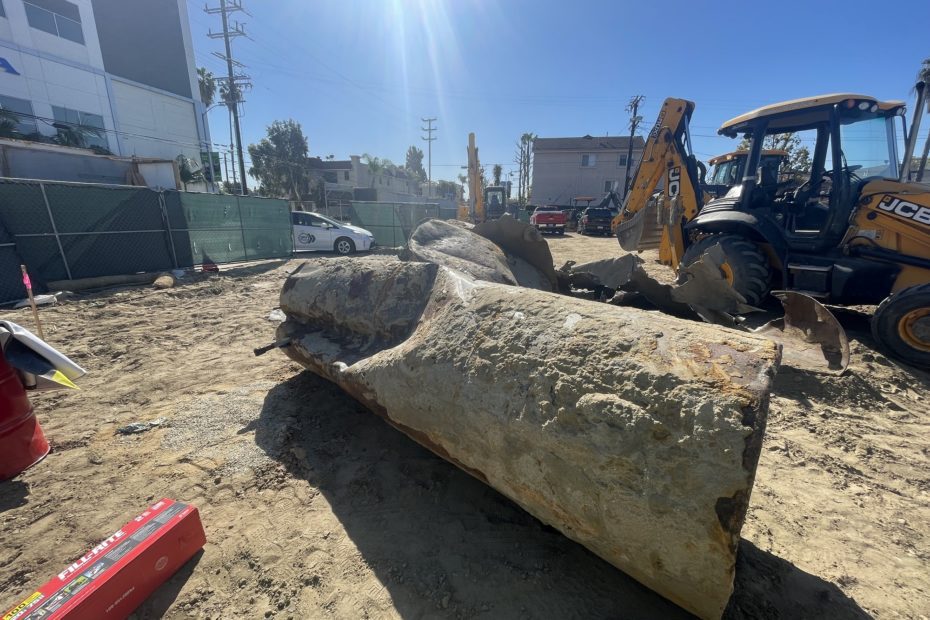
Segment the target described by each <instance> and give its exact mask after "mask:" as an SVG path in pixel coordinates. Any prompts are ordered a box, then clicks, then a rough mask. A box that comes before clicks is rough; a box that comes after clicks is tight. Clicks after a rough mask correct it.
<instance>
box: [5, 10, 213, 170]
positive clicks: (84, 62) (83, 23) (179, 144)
mask: <svg viewBox="0 0 930 620" xmlns="http://www.w3.org/2000/svg"><path fill="white" fill-rule="evenodd" d="M0 107H2V108H3V109H5V110H8V111H11V112H16V113H18V114H19V117H18V127H17V129H18V134H19V135H20V136H22V137H25V138H27V139H29V138H30V136H31V139H39V140H45V141H48V140H49V139H50V138H53V137H55V136H59V140H60V136H61V134H62V133H63V132H67V131H68V130H69V128H71V129H72V130H74V128H75V127H76V126H81V127H77V130H78V133H79V134H80V136H81V138H80V139H81V140H82V142H83V144H82V146H85V147H98V150H99V149H106V150H107V151H109V152H111V153H113V154H114V155H121V156H133V155H135V156H138V157H147V158H163V159H174V158H176V157H177V156H178V155H179V154H184V155H186V156H188V157H190V158H192V159H194V160H195V161H198V162H199V161H201V160H202V158H201V153H202V151H204V150H206V145H207V144H209V132H208V129H207V127H206V124H205V119H204V114H203V112H204V107H203V103H202V102H201V101H200V93H199V88H198V85H197V73H196V69H195V66H194V50H193V47H192V44H191V33H190V26H189V24H188V21H187V2H186V0H0ZM86 127H92V128H96V131H94V130H91V131H87V130H86V129H84V128H86Z"/></svg>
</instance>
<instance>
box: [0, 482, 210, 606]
mask: <svg viewBox="0 0 930 620" xmlns="http://www.w3.org/2000/svg"><path fill="white" fill-rule="evenodd" d="M206 542H207V538H206V535H205V534H204V531H203V525H201V523H200V515H199V514H198V512H197V509H196V508H194V507H193V506H189V505H187V504H181V503H179V502H176V501H174V500H171V499H163V500H161V501H160V502H158V503H157V504H154V505H153V506H151V507H150V508H149V509H148V510H146V511H145V512H143V513H142V514H141V515H139V516H138V517H136V518H135V519H133V520H132V521H130V522H129V523H127V524H126V525H124V526H123V527H121V528H120V529H118V530H117V531H116V532H115V533H114V534H113V535H112V536H110V537H109V538H107V539H106V540H104V541H103V542H101V543H100V544H99V545H97V546H96V547H94V548H93V549H91V550H90V551H88V552H87V553H85V554H84V555H83V556H81V558H80V559H79V560H77V561H76V562H74V563H73V564H71V565H70V566H68V567H66V568H65V569H64V570H63V571H61V572H60V573H58V575H56V576H55V577H54V578H53V579H52V580H50V581H49V582H48V583H46V584H45V585H44V586H42V587H41V588H39V589H38V590H36V591H35V592H34V593H32V594H30V595H29V596H28V597H26V599H25V600H23V602H21V603H20V604H19V605H17V606H16V607H14V608H12V609H11V610H9V611H8V612H6V613H5V614H3V620H38V619H39V618H41V619H42V620H51V619H56V620H57V619H60V618H67V619H68V620H85V619H86V620H97V619H99V618H125V617H126V616H128V615H129V614H131V613H132V611H133V610H134V609H135V608H136V607H138V606H139V604H140V603H142V601H144V600H145V599H146V597H148V596H149V595H150V594H151V593H152V592H154V591H155V589H156V588H157V587H158V586H160V585H161V584H162V583H164V582H165V581H166V580H167V579H168V578H169V577H171V575H173V574H174V572H175V571H177V570H178V569H179V568H181V566H183V565H184V563H185V562H187V561H188V560H189V559H191V557H193V556H194V554H196V553H197V551H199V550H200V549H202V548H203V546H204V545H205V544H206Z"/></svg>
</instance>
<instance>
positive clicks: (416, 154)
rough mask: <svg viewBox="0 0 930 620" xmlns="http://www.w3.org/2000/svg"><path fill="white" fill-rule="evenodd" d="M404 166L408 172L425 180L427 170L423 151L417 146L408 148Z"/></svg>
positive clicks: (420, 179)
mask: <svg viewBox="0 0 930 620" xmlns="http://www.w3.org/2000/svg"><path fill="white" fill-rule="evenodd" d="M404 168H405V169H406V170H407V173H408V174H411V175H413V176H414V177H416V178H417V179H418V180H419V181H425V180H426V170H424V169H423V151H422V150H420V149H418V148H417V147H415V146H411V147H410V148H409V149H407V161H406V164H405V165H404Z"/></svg>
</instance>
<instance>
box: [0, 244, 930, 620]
mask: <svg viewBox="0 0 930 620" xmlns="http://www.w3.org/2000/svg"><path fill="white" fill-rule="evenodd" d="M547 240H548V242H549V244H550V247H551V249H552V253H553V255H554V258H555V264H556V267H559V266H560V265H561V264H562V263H563V262H564V261H566V260H574V261H576V262H584V261H589V260H595V259H599V258H603V257H605V256H615V255H617V254H619V253H620V250H619V248H618V247H617V242H616V240H615V239H612V238H590V237H581V236H579V235H576V234H572V233H569V234H566V235H565V236H564V237H553V238H551V239H547ZM644 258H646V268H647V270H649V272H650V273H651V274H653V275H654V276H656V277H663V278H666V279H667V278H668V277H669V276H670V272H669V271H668V269H667V268H665V267H662V266H660V265H658V264H655V261H654V260H653V259H654V257H652V256H650V255H649V254H648V253H646V254H644ZM312 260H324V261H325V260H329V259H328V258H327V257H319V258H313V259H312ZM384 260H396V258H394V257H390V256H385V257H384ZM301 262H302V260H297V259H294V260H291V261H287V262H283V263H282V262H270V263H265V264H261V265H256V266H250V267H248V268H242V269H237V270H231V271H225V272H221V273H219V274H213V275H206V274H198V275H195V276H191V277H188V278H186V279H182V280H180V281H179V282H178V284H177V285H176V286H175V287H174V288H169V289H166V290H156V289H153V288H148V287H134V288H125V289H119V290H109V291H104V292H98V293H92V294H90V293H89V294H81V295H76V296H74V297H72V298H71V299H69V300H68V301H66V302H64V303H62V304H60V305H58V306H54V307H50V308H44V309H43V310H42V318H43V320H44V326H45V334H46V337H47V340H48V341H49V342H50V344H52V345H53V346H55V347H58V348H59V349H60V350H61V351H63V352H65V353H66V354H67V355H69V356H70V357H71V358H72V359H73V360H74V361H75V362H77V363H79V364H81V365H82V366H83V367H84V368H86V369H87V371H88V374H87V376H86V377H85V378H84V379H82V381H81V390H80V391H69V392H67V393H63V392H55V393H51V394H47V395H38V396H34V397H33V403H34V405H35V407H36V412H37V415H38V417H39V420H40V422H41V424H42V426H43V427H44V430H45V434H46V435H47V437H48V438H49V440H50V442H51V444H52V452H51V454H50V455H49V456H48V457H47V458H46V460H45V461H43V462H42V463H40V464H39V465H37V466H35V467H33V468H31V469H29V470H27V471H26V472H25V473H23V474H22V475H20V476H19V477H17V478H16V479H15V480H12V481H9V482H5V483H3V484H0V591H2V592H3V593H4V597H5V599H6V600H5V601H4V602H2V603H0V604H2V605H7V606H10V605H13V604H15V603H16V602H17V600H18V599H20V598H23V597H25V596H27V595H28V594H30V593H31V592H33V591H34V590H35V588H36V587H37V586H39V585H41V584H42V583H44V582H45V581H46V579H47V578H48V577H49V576H50V575H53V574H54V573H55V572H56V571H58V570H60V568H61V567H63V566H66V565H67V564H68V563H69V562H71V561H72V560H74V559H75V558H78V557H80V556H81V555H82V554H83V553H84V552H85V551H86V550H87V549H89V548H91V547H92V546H93V545H94V544H96V543H97V542H98V539H100V538H102V537H104V536H106V535H107V534H108V533H109V532H110V531H111V530H113V529H114V528H115V527H117V526H119V525H120V524H122V523H124V522H125V521H126V520H127V519H129V518H131V517H132V516H134V515H135V514H137V513H138V512H139V511H140V509H141V508H143V507H145V506H146V505H147V504H149V503H151V502H152V501H153V500H156V499H158V498H161V497H173V498H177V499H178V500H181V501H184V502H186V503H191V504H194V505H196V506H197V507H198V508H199V510H200V512H201V516H202V519H203V524H204V527H205V529H206V533H207V545H206V547H205V550H204V552H203V554H202V555H200V556H198V557H197V558H195V559H194V560H193V561H191V562H190V563H189V564H188V565H186V566H185V567H184V568H182V570H181V571H180V572H179V573H178V574H176V575H174V577H172V579H171V580H169V581H168V582H167V583H166V584H165V586H163V587H162V588H161V589H159V590H158V591H157V592H156V594H154V595H153V596H152V597H150V598H149V599H148V600H147V601H146V602H145V603H144V604H143V606H142V607H141V608H140V609H138V610H137V612H136V614H135V616H136V617H138V618H158V617H168V618H182V617H203V618H227V617H239V616H241V617H279V618H317V617H334V618H425V617H443V618H479V617H485V618H659V617H661V618H675V617H688V615H687V614H686V613H685V612H684V611H681V610H679V609H677V608H675V607H674V606H673V605H672V604H671V603H668V602H667V601H665V600H664V599H662V598H661V597H659V596H658V595H656V594H654V593H652V592H651V591H649V590H648V589H646V588H645V587H643V586H641V585H639V584H638V583H637V582H636V581H634V580H633V579H631V578H629V577H627V576H625V575H624V574H623V573H622V572H620V571H619V570H617V569H616V568H614V567H613V566H611V565H609V564H608V563H606V562H604V561H603V560H601V559H599V558H598V557H596V556H595V555H594V554H592V553H591V552H589V551H587V550H586V549H585V548H584V547H582V546H580V545H578V544H576V543H574V542H572V541H570V540H569V539H568V538H566V537H564V536H563V535H561V534H560V533H558V532H557V531H556V530H554V529H552V528H549V527H547V526H545V525H543V524H541V523H540V522H539V521H537V520H535V519H534V518H533V517H531V516H530V515H529V514H527V513H526V512H524V511H523V510H521V509H520V508H519V507H518V506H516V505H515V504H513V503H512V502H510V501H509V500H507V499H506V498H504V497H503V496H502V495H500V494H498V493H497V492H496V491H494V490H493V489H491V488H489V487H487V486H485V485H484V484H482V483H481V482H479V481H478V480H476V479H474V478H472V477H471V476H469V475H468V474H466V473H464V472H463V471H461V470H459V469H458V468H456V467H455V466H454V465H451V464H449V463H447V462H446V461H444V460H442V459H440V458H439V457H437V456H435V455H433V454H432V453H431V452H429V451H428V450H426V449H425V448H422V447H420V446H419V445H417V444H416V443H414V442H413V441H411V440H410V439H409V438H407V437H406V436H405V435H403V434H401V433H400V432H398V431H396V430H394V429H392V428H391V427H390V426H388V425H387V424H386V423H385V422H383V421H382V420H381V419H379V418H378V417H377V416H374V415H372V414H371V413H369V412H368V411H367V410H366V409H365V408H364V407H363V406H362V405H360V404H358V403H357V402H356V401H354V400H353V399H352V398H351V397H350V396H348V395H346V394H345V393H344V392H342V390H340V389H339V388H338V387H336V386H335V385H333V384H330V383H328V382H327V381H325V380H324V379H321V378H319V377H317V376H315V375H313V374H311V373H309V372H305V371H304V370H303V368H302V367H301V366H299V365H298V364H296V363H294V362H292V361H290V360H288V359H287V358H286V357H285V356H284V355H283V354H281V353H280V352H277V351H272V352H270V353H268V354H267V355H265V356H263V357H255V356H254V355H253V353H252V350H253V348H255V347H259V346H262V345H266V344H268V343H269V342H271V341H272V340H273V338H274V333H275V328H276V326H277V323H276V322H275V320H277V317H275V316H272V317H271V318H269V314H270V313H272V311H273V310H275V309H276V308H277V306H278V300H279V293H280V291H281V286H282V284H283V282H284V280H285V278H286V277H287V275H288V274H289V273H290V272H292V271H293V270H294V269H296V268H297V267H298V266H299V264H300V263H301ZM838 316H839V318H840V320H841V321H842V322H843V324H844V327H845V328H846V330H847V332H848V334H849V338H850V348H851V362H850V365H849V368H848V370H847V371H846V373H845V374H843V375H842V376H832V375H825V374H815V373H808V372H802V371H798V370H794V369H792V368H790V367H786V366H783V367H782V368H781V369H780V370H779V371H778V374H777V376H776V379H775V384H774V388H773V392H772V398H771V404H770V410H769V416H768V426H767V430H766V434H765V437H764V441H763V448H762V455H761V459H760V462H759V466H758V470H757V474H756V480H755V486H754V489H753V492H752V497H751V500H750V504H749V512H748V516H747V520H746V524H745V526H744V527H743V530H742V536H743V541H742V543H741V545H740V553H739V559H738V563H737V573H736V588H735V592H734V595H733V599H732V601H731V605H730V607H729V609H728V611H727V614H726V617H729V618H794V617H802V616H804V617H819V618H864V617H870V616H875V617H881V618H919V617H922V616H921V614H925V615H926V614H928V613H930V612H928V610H930V569H928V567H930V407H928V405H927V403H928V402H930V375H928V374H927V373H926V372H922V371H919V370H915V369H913V368H910V367H908V366H904V365H901V364H899V363H898V362H896V361H892V360H890V359H889V358H888V357H886V356H885V355H883V354H882V353H881V352H879V351H877V350H876V349H875V346H874V343H873V341H872V339H871V337H870V335H869V327H868V320H867V318H866V316H865V315H860V314H858V313H857V312H856V310H855V309H853V310H844V311H842V312H839V313H838ZM0 318H2V319H4V320H11V321H15V322H18V323H20V324H22V325H24V326H26V327H31V326H32V324H31V316H30V314H29V311H28V310H18V311H3V312H0ZM437 389H441V387H438V388H437ZM156 420H158V421H159V423H158V424H157V425H149V427H148V430H147V431H145V432H140V433H135V434H128V435H124V434H121V433H118V432H117V429H118V428H121V427H125V426H127V425H129V424H132V423H137V422H143V423H144V422H151V421H156Z"/></svg>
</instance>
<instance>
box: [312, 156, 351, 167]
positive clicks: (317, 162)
mask: <svg viewBox="0 0 930 620" xmlns="http://www.w3.org/2000/svg"><path fill="white" fill-rule="evenodd" d="M310 168H312V169H314V170H351V169H352V162H351V161H350V160H348V159H336V160H333V159H326V160H324V159H320V158H319V157H311V158H310Z"/></svg>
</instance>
